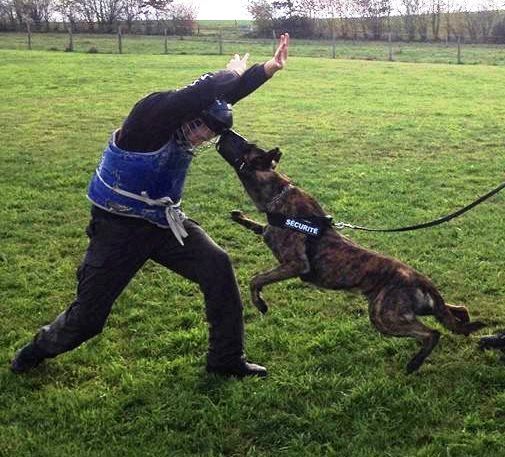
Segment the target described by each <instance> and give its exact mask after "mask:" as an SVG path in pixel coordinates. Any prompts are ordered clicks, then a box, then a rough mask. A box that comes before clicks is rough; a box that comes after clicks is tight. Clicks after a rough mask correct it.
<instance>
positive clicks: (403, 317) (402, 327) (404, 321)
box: [370, 293, 440, 373]
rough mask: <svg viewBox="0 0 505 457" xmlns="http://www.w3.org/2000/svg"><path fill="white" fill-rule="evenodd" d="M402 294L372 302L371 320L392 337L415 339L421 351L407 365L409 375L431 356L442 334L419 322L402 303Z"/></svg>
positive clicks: (379, 329)
mask: <svg viewBox="0 0 505 457" xmlns="http://www.w3.org/2000/svg"><path fill="white" fill-rule="evenodd" d="M403 298H405V297H402V295H401V294H400V293H398V294H397V293H392V294H388V295H385V296H384V295H382V297H380V296H379V297H378V298H376V299H375V300H373V301H371V302H370V320H371V321H372V323H373V325H374V326H375V328H376V329H377V330H378V331H379V332H381V333H383V334H385V335H391V336H399V337H406V336H409V337H411V338H415V339H416V340H417V341H418V342H419V343H420V344H421V349H420V350H419V352H417V353H416V354H415V355H414V357H412V359H411V360H410V361H409V363H408V364H407V373H412V372H414V371H416V370H418V369H419V367H420V366H421V365H422V364H423V362H424V361H425V359H426V358H427V357H428V356H429V355H430V354H431V352H432V351H433V348H434V347H435V346H436V345H437V343H438V340H439V338H440V332H438V331H437V330H433V329H431V328H429V327H427V326H426V325H424V324H423V323H422V322H420V321H418V320H417V317H416V315H415V314H414V312H412V310H411V309H410V307H409V306H405V305H404V304H403V303H402V299H403Z"/></svg>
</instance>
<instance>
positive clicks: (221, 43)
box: [218, 32, 223, 56]
mask: <svg viewBox="0 0 505 457" xmlns="http://www.w3.org/2000/svg"><path fill="white" fill-rule="evenodd" d="M218 39H219V55H220V56H222V55H223V33H222V32H219V38H218Z"/></svg>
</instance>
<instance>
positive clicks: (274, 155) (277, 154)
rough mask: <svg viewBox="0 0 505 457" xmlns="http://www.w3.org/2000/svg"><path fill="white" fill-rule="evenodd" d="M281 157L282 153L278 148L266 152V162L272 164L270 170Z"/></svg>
mask: <svg viewBox="0 0 505 457" xmlns="http://www.w3.org/2000/svg"><path fill="white" fill-rule="evenodd" d="M281 156H282V152H281V151H280V150H279V148H274V149H272V150H270V151H268V152H267V157H268V161H269V162H270V163H272V168H274V169H275V167H276V166H277V164H278V163H279V162H280V160H281Z"/></svg>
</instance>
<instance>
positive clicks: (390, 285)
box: [218, 142, 485, 373]
mask: <svg viewBox="0 0 505 457" xmlns="http://www.w3.org/2000/svg"><path fill="white" fill-rule="evenodd" d="M220 147H221V148H226V147H229V148H230V147H231V148H233V147H234V145H233V142H230V143H229V144H228V145H226V144H224V145H221V146H220ZM244 148H245V149H244V153H243V155H242V157H241V164H240V167H238V166H236V167H235V168H236V171H237V174H238V177H239V179H240V181H241V182H242V184H243V186H244V188H245V190H246V191H247V193H248V194H249V195H250V197H251V198H252V200H253V202H254V204H255V205H256V207H257V208H258V210H259V211H261V212H264V213H267V214H268V213H277V214H279V213H280V214H282V215H284V216H287V217H299V218H310V217H314V216H325V211H324V210H323V208H322V207H321V206H320V205H319V203H318V202H317V201H316V200H315V199H314V198H313V197H311V196H310V195H309V194H307V193H306V192H304V191H303V190H302V189H300V188H298V187H296V186H294V185H293V184H292V183H291V181H290V180H289V179H288V178H287V177H285V176H283V175H281V174H279V173H278V172H277V171H276V170H275V167H276V165H277V163H278V162H279V159H280V157H281V152H280V151H279V150H278V149H274V150H271V151H268V152H267V151H264V150H263V149H260V148H258V147H257V146H256V145H254V144H250V143H246V144H245V146H244ZM218 149H219V148H218ZM220 152H221V153H222V151H220ZM222 155H223V154H222ZM230 163H231V162H230ZM234 166H235V165H234ZM231 216H232V219H233V220H234V221H235V222H238V223H239V224H240V225H242V226H244V227H246V228H248V229H250V230H252V231H253V232H254V233H256V234H259V235H262V236H263V239H264V241H265V243H266V244H267V245H268V247H269V248H270V249H271V250H272V252H273V254H274V255H275V257H276V258H277V260H278V261H279V263H280V265H279V266H277V267H275V268H272V269H271V270H268V271H265V272H262V273H259V274H257V275H255V276H254V277H253V278H252V280H251V283H250V290H251V296H252V302H253V303H254V305H255V306H256V307H257V308H258V309H259V310H260V311H261V312H262V313H266V311H267V309H268V307H267V304H266V303H265V300H264V299H263V297H262V295H261V290H262V289H263V287H264V286H266V285H268V284H272V283H274V282H278V281H282V280H284V279H288V278H293V277H297V276H298V277H301V279H302V280H305V281H308V282H310V283H312V284H314V285H316V286H319V287H323V288H326V289H339V290H351V289H355V290H356V289H357V290H359V291H361V292H362V293H363V295H364V296H365V297H366V298H367V299H368V303H369V314H370V320H371V321H372V323H373V325H374V326H375V328H377V330H378V331H379V332H381V333H383V334H385V335H393V336H399V337H405V336H409V337H412V338H415V339H416V340H417V341H418V342H419V343H420V344H421V349H420V351H419V352H417V353H416V354H415V355H414V357H413V358H412V359H411V360H410V361H409V363H408V364H407V372H408V373H411V372H413V371H415V370H417V369H418V368H419V367H420V366H421V364H422V363H423V362H424V360H425V359H426V357H428V355H429V354H430V353H431V351H432V350H433V348H434V347H435V346H436V345H437V343H438V340H439V338H440V333H439V332H438V331H437V330H433V329H432V328H429V327H427V326H426V325H424V324H423V323H421V322H420V321H419V320H418V318H417V317H418V316H426V315H433V316H435V318H436V319H437V320H438V321H439V322H440V323H441V324H442V325H443V326H444V327H446V328H447V329H449V330H450V331H451V332H453V333H458V334H462V335H465V336H468V335H469V334H470V333H472V332H475V331H477V330H479V329H481V328H482V327H484V326H485V325H484V324H483V323H481V322H472V323H471V322H470V316H469V314H468V311H467V309H466V307H464V306H454V305H449V304H446V303H445V302H444V300H443V298H442V296H441V295H440V293H439V292H438V290H437V289H436V288H435V286H434V285H433V283H432V282H431V281H430V280H429V279H428V278H426V277H424V276H423V275H421V274H420V273H418V272H417V271H416V270H414V269H413V268H411V267H410V266H408V265H406V264H404V263H402V262H400V261H398V260H396V259H393V258H390V257H386V256H384V255H381V254H379V253H377V252H373V251H370V250H368V249H365V248H363V247H361V246H358V245H357V244H356V243H354V242H352V241H351V240H350V239H348V238H346V237H344V236H342V235H341V234H339V233H338V232H337V231H336V230H335V229H334V228H333V227H332V226H331V225H329V226H328V227H327V228H326V229H325V230H324V232H323V234H322V236H320V237H319V238H317V239H316V238H312V237H310V236H309V235H306V234H304V233H300V232H297V231H293V230H290V229H287V228H281V227H278V226H273V225H271V224H267V225H263V224H260V223H258V222H255V221H253V220H251V219H249V218H247V217H246V216H245V215H244V214H243V213H242V212H241V211H233V212H232V213H231Z"/></svg>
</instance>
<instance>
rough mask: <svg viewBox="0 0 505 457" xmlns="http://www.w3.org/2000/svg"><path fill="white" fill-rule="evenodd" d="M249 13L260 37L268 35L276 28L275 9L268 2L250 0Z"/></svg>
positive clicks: (248, 4) (265, 0) (264, 0)
mask: <svg viewBox="0 0 505 457" xmlns="http://www.w3.org/2000/svg"><path fill="white" fill-rule="evenodd" d="M247 11H249V14H250V15H251V16H252V17H253V19H254V23H255V26H256V29H257V31H258V34H259V35H268V34H269V33H272V30H273V28H274V8H273V6H272V4H271V2H269V1H268V0H249V2H248V3H247Z"/></svg>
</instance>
